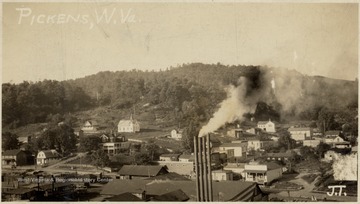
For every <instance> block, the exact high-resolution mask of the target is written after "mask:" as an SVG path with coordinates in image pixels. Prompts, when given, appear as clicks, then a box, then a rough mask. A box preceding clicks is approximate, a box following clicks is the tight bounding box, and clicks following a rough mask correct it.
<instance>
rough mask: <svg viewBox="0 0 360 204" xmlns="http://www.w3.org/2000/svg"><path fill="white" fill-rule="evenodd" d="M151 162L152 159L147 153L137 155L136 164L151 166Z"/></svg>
mask: <svg viewBox="0 0 360 204" xmlns="http://www.w3.org/2000/svg"><path fill="white" fill-rule="evenodd" d="M150 160H151V158H150V156H149V154H148V153H146V152H137V153H135V157H134V163H135V164H137V165H142V164H149V163H150Z"/></svg>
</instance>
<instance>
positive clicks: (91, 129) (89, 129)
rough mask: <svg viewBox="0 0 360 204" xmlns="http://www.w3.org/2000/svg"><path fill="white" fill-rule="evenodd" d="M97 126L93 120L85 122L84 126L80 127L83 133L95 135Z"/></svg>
mask: <svg viewBox="0 0 360 204" xmlns="http://www.w3.org/2000/svg"><path fill="white" fill-rule="evenodd" d="M98 128H99V125H98V123H97V122H96V121H94V120H87V121H85V123H84V125H83V126H82V128H81V130H82V131H83V132H84V133H97V132H98Z"/></svg>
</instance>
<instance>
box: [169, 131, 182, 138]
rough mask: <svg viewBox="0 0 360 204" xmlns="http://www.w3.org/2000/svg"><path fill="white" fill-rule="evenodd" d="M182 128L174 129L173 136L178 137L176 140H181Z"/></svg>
mask: <svg viewBox="0 0 360 204" xmlns="http://www.w3.org/2000/svg"><path fill="white" fill-rule="evenodd" d="M182 132H183V131H182V130H177V129H174V130H172V131H171V138H173V139H176V140H181V138H182Z"/></svg>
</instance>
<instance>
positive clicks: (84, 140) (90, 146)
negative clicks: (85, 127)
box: [79, 136, 101, 152]
mask: <svg viewBox="0 0 360 204" xmlns="http://www.w3.org/2000/svg"><path fill="white" fill-rule="evenodd" d="M100 143H101V139H100V137H97V136H90V137H81V138H80V146H79V150H80V151H82V152H90V151H97V150H98V149H99V148H100V146H99V144H100Z"/></svg>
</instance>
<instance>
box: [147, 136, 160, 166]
mask: <svg viewBox="0 0 360 204" xmlns="http://www.w3.org/2000/svg"><path fill="white" fill-rule="evenodd" d="M145 149H146V152H147V153H148V155H149V157H150V158H151V161H153V160H154V156H156V157H158V156H159V155H158V151H159V149H160V147H159V146H158V145H157V144H155V141H154V140H153V139H150V140H149V141H148V143H147V144H146V146H145Z"/></svg>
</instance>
